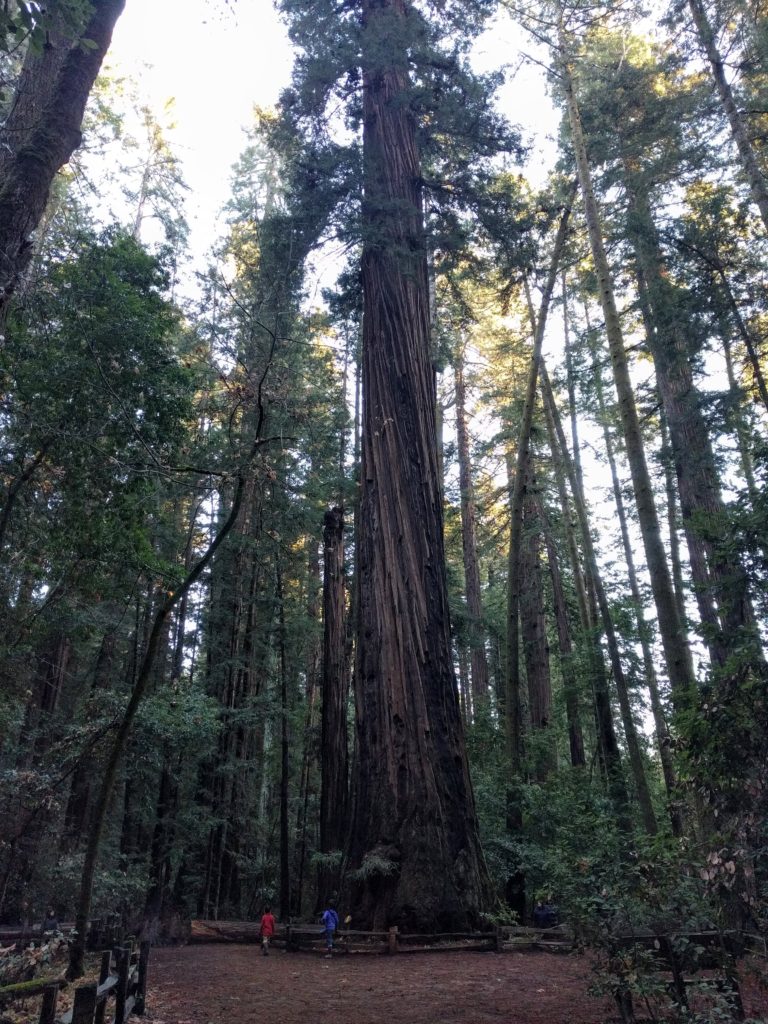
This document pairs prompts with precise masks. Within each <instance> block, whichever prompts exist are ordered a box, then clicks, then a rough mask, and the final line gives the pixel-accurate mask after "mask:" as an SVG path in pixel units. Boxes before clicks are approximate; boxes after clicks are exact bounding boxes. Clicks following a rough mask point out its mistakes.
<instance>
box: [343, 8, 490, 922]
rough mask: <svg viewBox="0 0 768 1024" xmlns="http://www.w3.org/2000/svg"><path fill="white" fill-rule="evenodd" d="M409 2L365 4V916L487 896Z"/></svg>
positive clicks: (361, 836)
mask: <svg viewBox="0 0 768 1024" xmlns="http://www.w3.org/2000/svg"><path fill="white" fill-rule="evenodd" d="M407 31H408V25H407V19H406V13H405V7H404V4H403V2H402V0H364V3H363V117H364V124H363V154H364V205H363V230H364V241H363V257H362V282H363V312H364V318H363V452H362V473H361V514H360V546H359V553H360V624H359V637H358V665H357V674H356V701H357V727H358V759H357V773H356V779H355V810H354V815H353V827H352V829H351V847H350V863H351V866H352V868H353V874H352V881H353V883H354V893H353V903H354V910H355V912H356V916H357V918H358V921H359V922H360V923H363V922H365V923H367V924H369V925H370V926H372V927H383V926H384V925H392V924H400V925H404V926H406V927H408V928H409V929H414V930H418V929H420V928H422V927H423V928H424V929H428V928H433V927H440V928H441V929H445V928H463V927H466V926H468V925H470V924H472V923H473V922H475V921H477V919H478V914H479V911H480V909H481V907H482V906H483V904H484V902H485V899H486V894H487V892H488V882H487V874H486V869H485V866H484V863H483V859H482V854H481V852H480V846H479V840H478V832H477V818H476V813H475V807H474V799H473V795H472V790H471V785H470V780H469V771H468V765H467V760H466V753H465V749H464V740H463V733H462V726H461V717H460V712H459V702H458V694H457V688H456V679H455V675H454V667H453V657H452V651H451V636H450V624H449V618H448V597H447V585H446V577H445V556H444V548H443V534H442V507H441V500H440V479H439V472H438V462H437V449H436V421H435V406H436V397H435V384H434V374H433V370H432V365H431V361H430V332H429V301H428V283H427V261H426V255H425V249H424V238H423V223H422V207H421V194H420V186H419V180H420V167H419V154H418V150H417V145H416V131H415V129H416V126H415V123H414V120H413V116H412V114H411V112H410V104H409V81H408V75H407V70H406V69H407V66H408V54H407V48H406V44H405V38H406V34H407Z"/></svg>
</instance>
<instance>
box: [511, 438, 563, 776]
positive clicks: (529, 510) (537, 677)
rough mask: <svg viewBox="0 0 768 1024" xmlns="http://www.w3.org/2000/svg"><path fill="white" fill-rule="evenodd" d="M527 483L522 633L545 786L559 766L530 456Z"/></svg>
mask: <svg viewBox="0 0 768 1024" xmlns="http://www.w3.org/2000/svg"><path fill="white" fill-rule="evenodd" d="M526 476H527V478H528V479H527V481H526V485H525V495H524V498H523V529H522V534H521V552H520V555H521V557H520V573H521V577H522V579H523V580H525V583H524V585H523V586H522V587H521V591H520V633H521V637H522V641H523V660H524V662H525V676H526V680H527V683H528V719H529V721H530V728H531V748H532V749H531V758H532V761H533V777H534V778H535V779H536V780H537V781H539V782H544V781H545V779H546V778H547V777H548V775H550V774H551V772H552V771H553V770H554V769H555V767H556V765H557V749H556V747H555V740H554V733H553V731H552V728H551V726H552V680H551V677H550V667H549V643H548V641H547V624H546V617H545V614H544V595H543V589H542V582H541V558H540V552H541V520H540V517H539V514H538V503H539V495H538V491H537V483H536V474H535V471H534V467H533V458H532V457H531V454H530V452H529V455H528V466H527V467H526Z"/></svg>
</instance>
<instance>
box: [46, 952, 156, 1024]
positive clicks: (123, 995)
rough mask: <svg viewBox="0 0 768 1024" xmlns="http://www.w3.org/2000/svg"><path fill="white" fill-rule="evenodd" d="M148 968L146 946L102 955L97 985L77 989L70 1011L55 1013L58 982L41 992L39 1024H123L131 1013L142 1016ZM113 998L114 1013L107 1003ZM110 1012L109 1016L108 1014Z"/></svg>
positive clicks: (92, 984)
mask: <svg viewBox="0 0 768 1024" xmlns="http://www.w3.org/2000/svg"><path fill="white" fill-rule="evenodd" d="M148 968H149V943H148V942H142V943H141V945H140V946H139V949H138V950H137V951H136V952H134V950H133V945H132V943H129V944H128V945H127V946H120V947H118V948H117V949H115V950H114V951H112V950H109V949H108V950H105V951H104V952H103V953H102V954H101V969H100V971H99V980H98V982H92V983H91V984H86V985H78V987H77V988H76V989H75V1001H74V1003H73V1004H72V1009H71V1010H69V1011H68V1012H67V1013H64V1014H62V1015H61V1016H59V1015H57V1013H56V1003H57V1002H58V997H59V987H60V985H61V983H60V982H58V981H57V982H53V983H52V984H50V985H46V986H45V988H44V989H43V1005H42V1007H41V1010H40V1018H39V1024H107V1022H110V1021H111V1022H113V1024H125V1022H126V1021H127V1020H128V1018H129V1017H130V1015H131V1014H132V1013H136V1014H142V1013H144V1003H145V1000H146V995H147V972H148ZM113 995H114V999H115V1003H114V1011H113V1010H112V1009H111V1008H108V1001H109V1000H110V998H111V997H112V996H113ZM108 1010H109V1012H108Z"/></svg>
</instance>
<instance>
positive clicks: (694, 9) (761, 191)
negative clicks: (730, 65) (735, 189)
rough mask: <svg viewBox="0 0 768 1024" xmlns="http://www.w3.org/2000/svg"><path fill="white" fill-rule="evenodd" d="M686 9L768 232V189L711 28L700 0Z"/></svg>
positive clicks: (695, 0) (694, 1) (689, 4)
mask: <svg viewBox="0 0 768 1024" xmlns="http://www.w3.org/2000/svg"><path fill="white" fill-rule="evenodd" d="M688 7H689V8H690V11H691V15H692V17H693V23H694V25H695V26H696V32H697V34H698V37H699V42H700V43H701V45H702V47H703V48H704V52H705V53H706V55H707V60H708V61H709V66H710V67H711V69H712V77H713V78H714V80H715V88H716V89H717V94H718V96H719V97H720V103H721V105H722V108H723V111H724V112H725V116H726V117H727V118H728V123H729V124H730V126H731V134H732V136H733V141H734V142H735V143H736V148H737V150H738V153H739V159H740V161H741V168H742V170H743V172H744V175H745V177H746V179H747V183H748V184H749V188H750V192H751V193H752V199H753V201H754V203H755V205H756V206H757V208H758V209H759V210H760V216H761V217H762V219H763V224H764V225H765V229H766V231H768V187H767V186H766V180H765V176H764V174H763V172H762V170H761V169H760V165H759V164H758V162H757V157H756V155H755V151H754V149H753V147H752V143H751V142H750V139H749V136H748V135H747V129H746V127H745V125H744V122H743V120H742V118H741V115H740V113H739V111H738V109H737V107H736V102H735V100H734V98H733V90H732V89H731V86H730V84H729V82H728V79H727V78H726V77H725V66H724V64H723V58H722V56H721V55H720V52H719V50H718V48H717V44H716V42H715V34H714V32H713V31H712V26H711V25H710V23H709V19H708V17H707V12H706V10H705V9H704V4H703V2H702V0H688Z"/></svg>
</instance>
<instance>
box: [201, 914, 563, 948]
mask: <svg viewBox="0 0 768 1024" xmlns="http://www.w3.org/2000/svg"><path fill="white" fill-rule="evenodd" d="M258 937H259V926H258V924H257V923H255V922H248V921H194V922H193V925H192V935H191V939H190V941H191V942H257V941H258ZM273 941H274V943H275V944H276V945H283V944H284V945H285V948H286V949H287V950H289V951H291V952H299V951H302V950H304V951H309V952H324V950H325V932H324V931H323V929H322V927H321V926H319V925H308V924H296V925H286V926H284V927H278V929H277V932H276V934H275V936H274V940H273ZM529 949H530V950H547V951H549V952H569V951H570V950H571V949H573V941H572V938H571V936H570V934H569V933H568V931H567V929H565V928H564V927H562V926H558V927H554V928H523V927H517V926H509V925H502V926H498V927H497V928H495V929H494V930H493V931H484V932H442V933H430V934H415V933H409V932H401V931H400V930H399V929H398V928H389V929H387V930H386V931H354V930H352V929H348V928H343V929H341V930H340V931H337V932H336V934H335V936H334V951H335V952H336V953H385V954H386V953H388V954H396V953H416V952H428V951H433V952H450V951H452V950H455V951H457V952H458V951H464V952H473V951H478V952H479V951H494V950H495V951H496V952H499V953H506V952H513V951H520V950H529Z"/></svg>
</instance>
